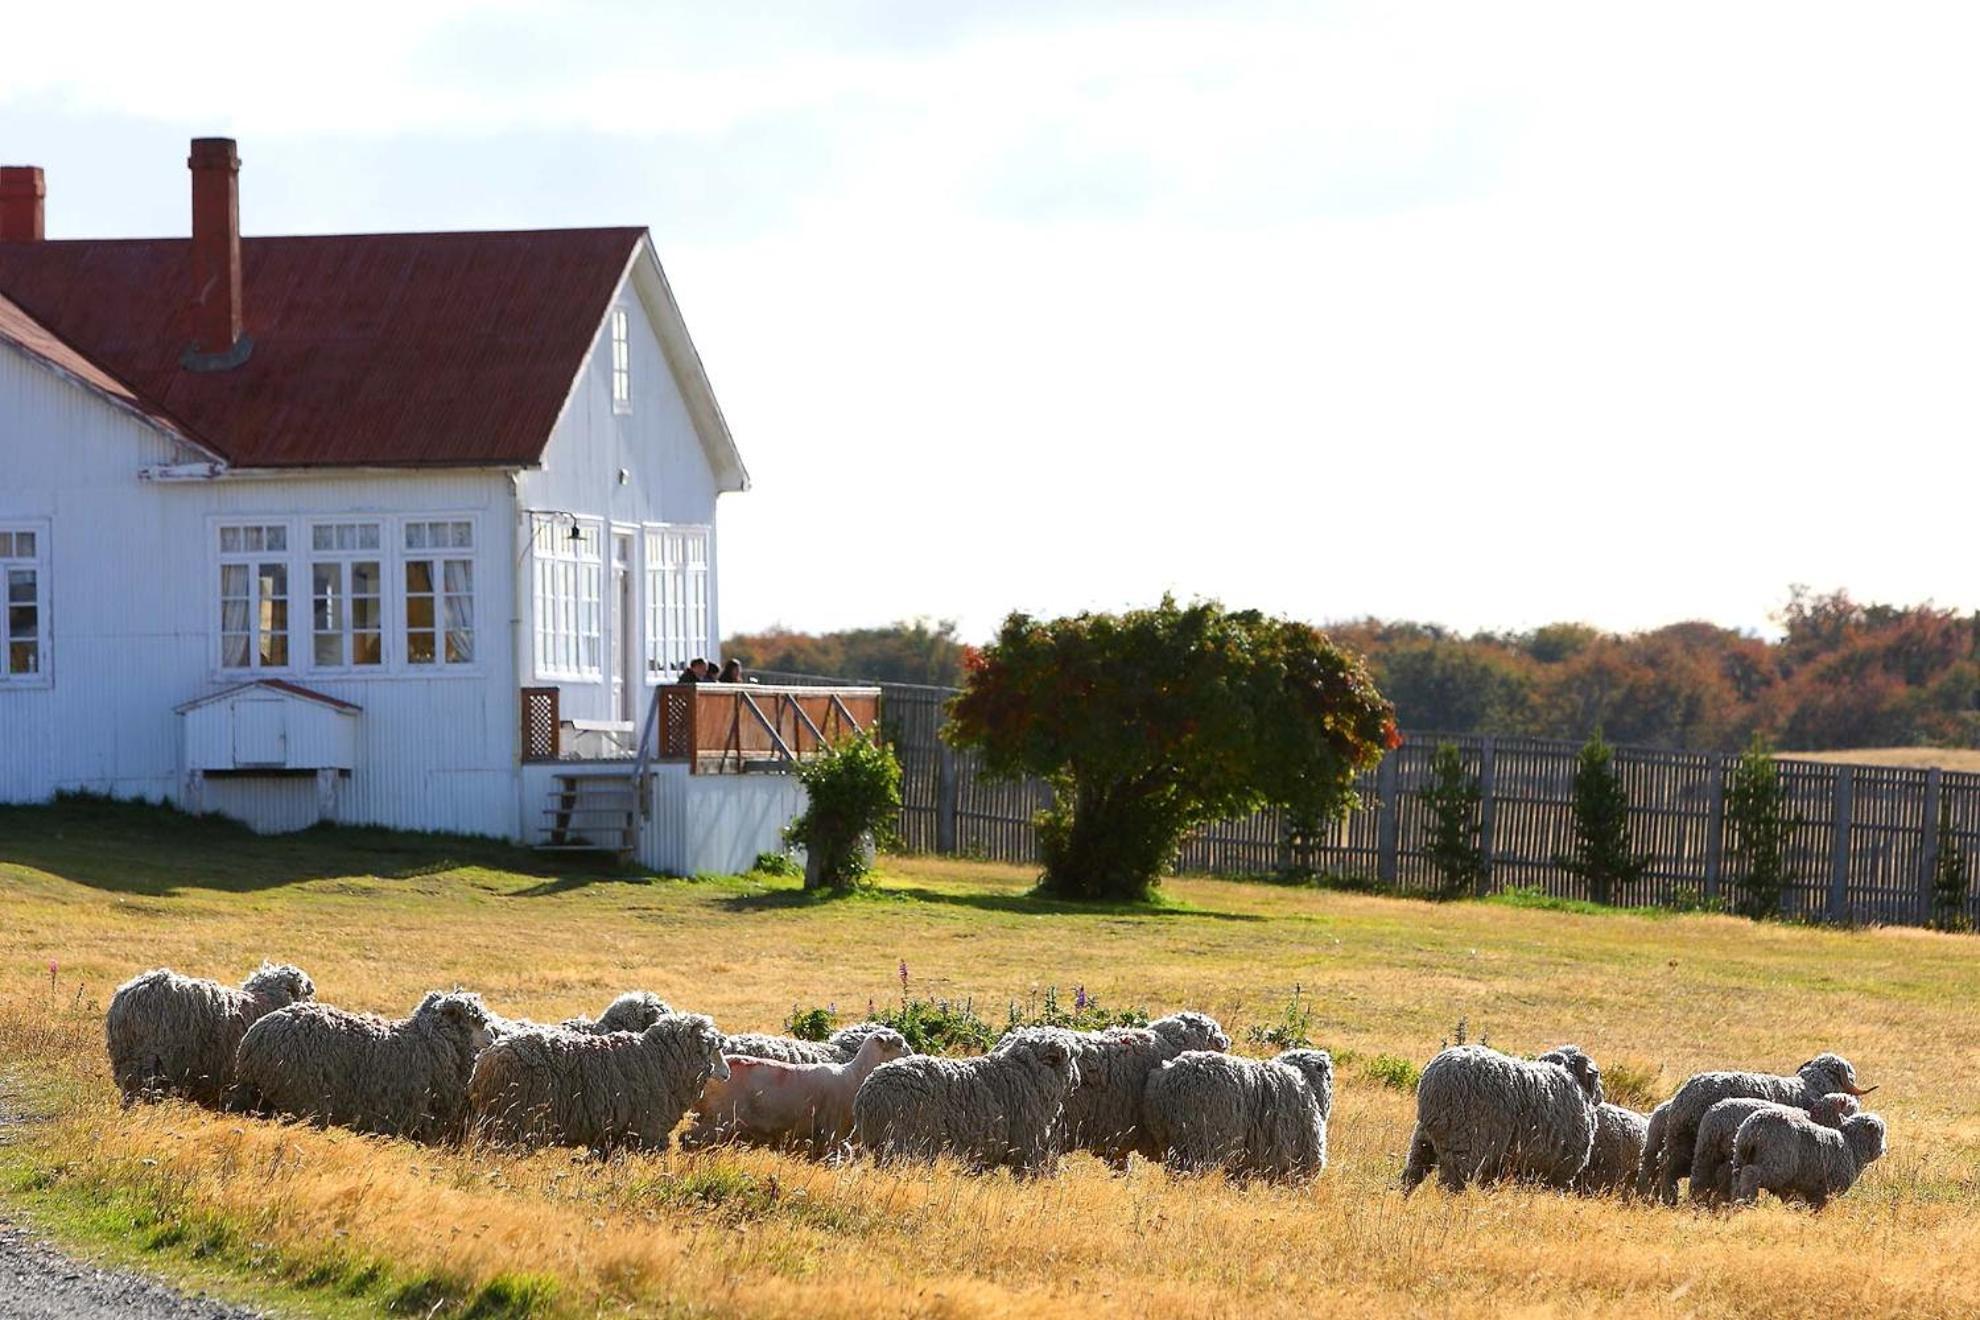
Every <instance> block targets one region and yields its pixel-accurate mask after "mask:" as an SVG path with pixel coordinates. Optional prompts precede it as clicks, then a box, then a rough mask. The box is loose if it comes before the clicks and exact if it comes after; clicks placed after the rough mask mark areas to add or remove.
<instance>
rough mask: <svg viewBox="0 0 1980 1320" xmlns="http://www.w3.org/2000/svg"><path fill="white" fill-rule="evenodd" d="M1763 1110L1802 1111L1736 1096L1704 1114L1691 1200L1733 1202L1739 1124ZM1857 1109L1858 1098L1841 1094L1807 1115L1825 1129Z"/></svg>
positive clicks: (1693, 1161) (1828, 1097) (1821, 1101)
mask: <svg viewBox="0 0 1980 1320" xmlns="http://www.w3.org/2000/svg"><path fill="white" fill-rule="evenodd" d="M1763 1109H1784V1110H1787V1111H1788V1112H1790V1113H1796V1114H1798V1113H1800V1112H1801V1110H1799V1109H1795V1108H1793V1107H1792V1106H1789V1105H1782V1104H1776V1103H1775V1102H1774V1101H1772V1100H1751V1099H1747V1098H1745V1097H1743V1096H1742V1097H1737V1098H1735V1099H1732V1100H1721V1101H1719V1103H1718V1104H1716V1105H1713V1106H1712V1107H1711V1108H1710V1109H1708V1110H1706V1111H1705V1117H1704V1118H1703V1119H1701V1120H1699V1123H1698V1136H1697V1139H1696V1140H1695V1141H1694V1142H1693V1143H1692V1152H1693V1153H1692V1156H1691V1199H1692V1200H1693V1201H1695V1202H1697V1203H1699V1204H1700V1205H1712V1204H1715V1203H1717V1202H1720V1201H1726V1200H1730V1199H1731V1198H1732V1194H1733V1172H1732V1161H1733V1138H1735V1137H1736V1136H1738V1135H1739V1128H1740V1124H1742V1123H1744V1122H1746V1120H1747V1119H1749V1118H1751V1117H1753V1115H1755V1114H1757V1113H1759V1112H1760V1111H1761V1110H1763ZM1856 1110H1857V1104H1856V1097H1854V1096H1850V1095H1844V1094H1843V1093H1842V1092H1840V1091H1838V1092H1836V1093H1835V1094H1834V1095H1825V1096H1823V1097H1822V1098H1821V1099H1819V1100H1817V1101H1816V1102H1815V1103H1814V1104H1812V1105H1810V1106H1809V1107H1808V1116H1809V1117H1810V1118H1812V1119H1814V1120H1815V1121H1816V1122H1817V1123H1820V1124H1821V1125H1822V1126H1823V1127H1841V1126H1842V1122H1843V1120H1844V1119H1846V1118H1848V1117H1849V1116H1850V1115H1852V1114H1854V1113H1855V1112H1856Z"/></svg>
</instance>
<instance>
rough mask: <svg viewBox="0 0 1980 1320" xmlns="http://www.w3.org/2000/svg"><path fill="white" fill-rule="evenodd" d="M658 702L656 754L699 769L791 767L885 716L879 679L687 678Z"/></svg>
mask: <svg viewBox="0 0 1980 1320" xmlns="http://www.w3.org/2000/svg"><path fill="white" fill-rule="evenodd" d="M654 702H655V712H654V723H655V728H654V734H655V738H654V741H653V743H652V759H653V760H655V761H660V762H677V763H678V762H683V761H684V762H686V763H687V765H688V768H689V770H690V771H692V772H693V773H695V774H741V773H743V772H746V771H756V770H788V769H789V768H790V767H791V766H792V765H794V764H796V763H797V762H798V761H801V760H803V759H805V758H806V757H808V756H815V755H816V754H817V753H818V752H820V751H821V750H823V749H824V748H826V747H829V746H830V745H832V744H833V743H835V742H838V741H839V740H840V739H842V738H845V737H848V736H850V735H853V734H857V733H862V732H865V731H867V730H870V729H873V728H874V727H875V726H876V725H877V724H878V723H879V721H880V689H879V688H877V687H772V686H768V685H764V684H758V683H692V684H687V683H683V684H675V685H673V686H669V687H660V688H656V689H654ZM642 741H643V740H642Z"/></svg>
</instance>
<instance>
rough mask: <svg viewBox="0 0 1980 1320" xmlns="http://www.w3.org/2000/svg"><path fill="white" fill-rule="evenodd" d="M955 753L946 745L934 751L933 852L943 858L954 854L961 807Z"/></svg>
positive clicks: (943, 744)
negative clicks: (957, 819) (957, 822)
mask: <svg viewBox="0 0 1980 1320" xmlns="http://www.w3.org/2000/svg"><path fill="white" fill-rule="evenodd" d="M957 780H958V776H957V774H956V752H955V749H954V748H953V747H951V746H949V745H948V744H947V743H942V744H941V745H940V746H939V747H937V748H936V751H935V851H936V852H938V853H941V854H942V855H943V856H945V857H953V856H954V855H955V852H956V818H957V815H958V808H959V807H960V805H961V802H960V799H961V793H960V791H959V786H958V783H957Z"/></svg>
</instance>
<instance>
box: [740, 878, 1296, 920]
mask: <svg viewBox="0 0 1980 1320" xmlns="http://www.w3.org/2000/svg"><path fill="white" fill-rule="evenodd" d="M887 902H904V903H935V904H940V905H942V906H945V907H965V908H974V909H975V910H976V911H978V912H1008V913H1015V914H1017V915H1019V916H1066V917H1203V918H1206V919H1208V920H1211V921H1264V920H1266V919H1267V918H1265V917H1261V916H1257V915H1254V914H1252V913H1248V912H1211V911H1206V910H1204V909H1202V908H1194V907H1182V906H1176V905H1172V904H1167V903H1123V902H1093V903H1078V902H1072V901H1070V900H1067V899H1062V898H1048V897H1045V896H1042V895H1039V894H1035V893H1017V894H1011V893H996V892H991V893H984V892H980V891H978V892H967V893H951V892H948V891H946V890H940V889H929V888H926V887H924V886H921V885H897V884H890V885H884V886H880V887H876V888H871V889H860V890H855V891H853V892H852V893H849V894H834V893H830V892H827V891H818V890H811V891H807V890H803V889H772V890H767V891H764V892H761V893H754V894H735V895H732V896H730V897H728V898H724V899H722V900H721V902H720V906H721V907H722V908H723V909H725V910H726V911H729V912H783V911H789V910H792V909H798V908H812V907H819V906H821V905H823V904H827V903H887Z"/></svg>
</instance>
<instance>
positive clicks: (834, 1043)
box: [724, 1022, 914, 1063]
mask: <svg viewBox="0 0 1980 1320" xmlns="http://www.w3.org/2000/svg"><path fill="white" fill-rule="evenodd" d="M892 1030H893V1028H892V1027H890V1026H888V1025H887V1024H886V1023H884V1022H855V1023H853V1024H852V1025H851V1026H849V1027H840V1028H839V1029H838V1030H837V1031H835V1032H833V1033H832V1034H831V1036H830V1037H829V1038H827V1039H825V1040H799V1039H797V1037H795V1036H773V1035H769V1034H767V1033H764V1032H758V1031H746V1032H743V1033H742V1034H741V1035H739V1036H731V1037H729V1044H728V1047H727V1049H726V1050H725V1051H724V1053H726V1054H730V1055H741V1056H743V1057H744V1058H749V1059H771V1060H774V1061H776V1062H778V1063H851V1062H852V1061H853V1056H854V1055H856V1054H858V1053H859V1047H860V1045H861V1044H863V1043H864V1042H865V1041H866V1039H867V1038H868V1037H870V1036H873V1035H875V1034H877V1033H879V1032H882V1031H892ZM913 1052H914V1051H913V1050H912V1049H910V1050H909V1051H908V1053H910V1054H912V1053H913Z"/></svg>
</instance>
